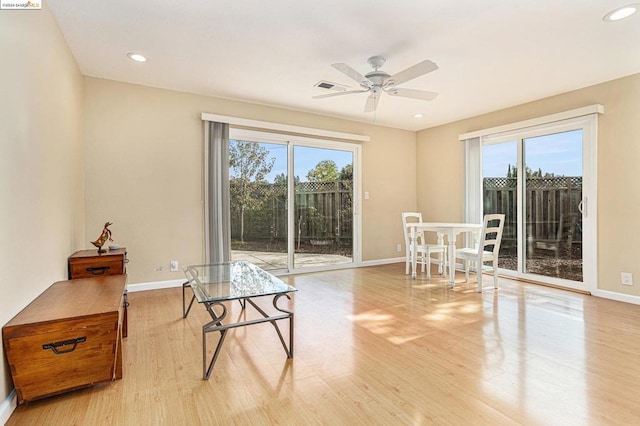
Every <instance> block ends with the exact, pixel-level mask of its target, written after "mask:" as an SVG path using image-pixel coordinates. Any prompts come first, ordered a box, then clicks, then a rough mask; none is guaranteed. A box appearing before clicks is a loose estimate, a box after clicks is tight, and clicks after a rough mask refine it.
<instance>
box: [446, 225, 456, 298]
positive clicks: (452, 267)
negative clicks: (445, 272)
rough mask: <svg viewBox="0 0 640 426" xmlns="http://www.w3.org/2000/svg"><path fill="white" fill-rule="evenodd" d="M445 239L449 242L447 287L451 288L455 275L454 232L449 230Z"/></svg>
mask: <svg viewBox="0 0 640 426" xmlns="http://www.w3.org/2000/svg"><path fill="white" fill-rule="evenodd" d="M447 241H448V243H449V253H448V255H449V287H451V288H453V285H454V282H455V280H454V278H455V275H456V233H455V232H449V234H448V235H447Z"/></svg>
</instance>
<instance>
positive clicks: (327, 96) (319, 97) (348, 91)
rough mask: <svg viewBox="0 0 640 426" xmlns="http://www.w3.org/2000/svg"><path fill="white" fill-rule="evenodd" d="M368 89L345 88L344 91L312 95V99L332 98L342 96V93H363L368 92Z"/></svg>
mask: <svg viewBox="0 0 640 426" xmlns="http://www.w3.org/2000/svg"><path fill="white" fill-rule="evenodd" d="M368 91H369V89H362V90H347V91H344V92H336V93H326V94H324V95H316V96H313V97H312V98H313V99H323V98H332V97H334V96H342V95H352V94H354V93H364V92H368Z"/></svg>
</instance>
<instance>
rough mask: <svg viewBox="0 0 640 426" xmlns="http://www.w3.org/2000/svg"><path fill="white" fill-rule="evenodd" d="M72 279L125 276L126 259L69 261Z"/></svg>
mask: <svg viewBox="0 0 640 426" xmlns="http://www.w3.org/2000/svg"><path fill="white" fill-rule="evenodd" d="M69 272H70V278H71V279H77V278H93V277H99V276H103V275H121V274H124V258H119V257H110V258H107V257H105V258H104V259H99V260H96V259H91V258H87V259H77V260H70V261H69Z"/></svg>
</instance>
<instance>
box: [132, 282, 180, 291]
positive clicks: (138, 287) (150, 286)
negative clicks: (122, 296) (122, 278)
mask: <svg viewBox="0 0 640 426" xmlns="http://www.w3.org/2000/svg"><path fill="white" fill-rule="evenodd" d="M185 281H186V279H182V280H169V281H153V282H149V283H138V284H127V291H128V292H131V293H134V292H136V291H146V290H159V289H163V288H173V287H181V286H182V284H183V283H184V282H185Z"/></svg>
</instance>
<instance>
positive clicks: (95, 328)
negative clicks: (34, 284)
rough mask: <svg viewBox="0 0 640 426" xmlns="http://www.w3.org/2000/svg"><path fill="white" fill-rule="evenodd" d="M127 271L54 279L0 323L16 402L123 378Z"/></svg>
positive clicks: (19, 402)
mask: <svg viewBox="0 0 640 426" xmlns="http://www.w3.org/2000/svg"><path fill="white" fill-rule="evenodd" d="M125 285H126V275H116V276H107V277H100V278H88V279H78V280H70V281H60V282H57V283H55V284H53V285H51V287H49V288H48V289H47V290H45V291H44V292H43V293H42V294H41V295H40V296H38V297H37V298H36V299H35V300H34V301H33V302H31V303H30V304H29V305H28V306H27V307H26V308H24V309H23V310H22V311H21V312H19V313H18V314H17V315H16V316H15V317H14V318H13V319H12V320H11V321H9V322H8V323H7V324H6V325H5V326H4V327H3V328H2V340H3V343H4V350H5V354H6V356H7V360H8V362H9V369H10V371H11V377H12V378H13V384H14V386H15V388H16V394H17V398H18V404H22V403H23V402H25V401H31V400H34V399H38V398H42V397H45V396H50V395H55V394H58V393H62V392H66V391H70V390H74V389H78V388H81V387H85V386H89V385H92V384H95V383H100V382H106V381H111V380H116V379H121V378H122V316H123V292H124V289H125Z"/></svg>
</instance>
